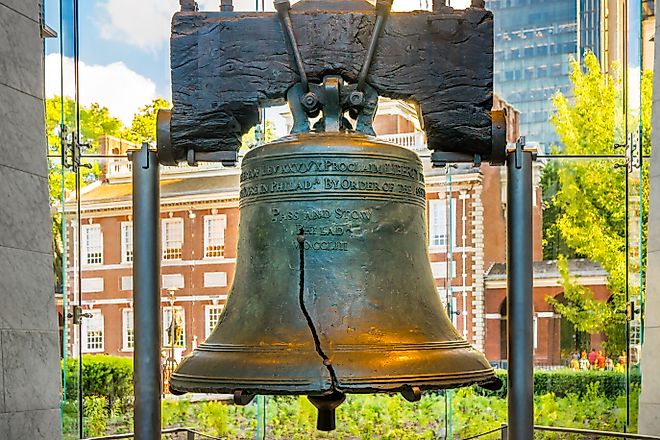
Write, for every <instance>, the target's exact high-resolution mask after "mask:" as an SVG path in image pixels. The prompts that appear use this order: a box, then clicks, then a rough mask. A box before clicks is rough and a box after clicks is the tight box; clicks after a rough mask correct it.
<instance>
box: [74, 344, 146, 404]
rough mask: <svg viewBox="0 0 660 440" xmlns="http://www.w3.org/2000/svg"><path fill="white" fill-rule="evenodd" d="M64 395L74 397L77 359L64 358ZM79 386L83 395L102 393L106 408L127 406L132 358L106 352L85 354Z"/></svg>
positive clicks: (130, 397)
mask: <svg viewBox="0 0 660 440" xmlns="http://www.w3.org/2000/svg"><path fill="white" fill-rule="evenodd" d="M66 375H67V381H66V385H67V386H66V396H67V399H69V400H75V399H76V397H77V392H78V391H77V390H78V359H71V358H69V359H67V363H66ZM82 387H83V391H84V393H85V395H86V396H97V397H98V396H102V397H104V398H105V399H107V402H106V403H107V405H108V408H112V407H113V406H114V405H117V404H119V405H122V406H127V405H129V404H130V402H131V399H132V395H133V360H132V359H131V358H126V357H119V356H106V355H85V356H83V362H82Z"/></svg>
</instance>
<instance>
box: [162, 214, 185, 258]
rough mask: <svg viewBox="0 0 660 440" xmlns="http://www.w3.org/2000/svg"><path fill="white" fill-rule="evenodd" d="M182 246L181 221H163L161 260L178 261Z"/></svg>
mask: <svg viewBox="0 0 660 440" xmlns="http://www.w3.org/2000/svg"><path fill="white" fill-rule="evenodd" d="M182 246H183V219H181V218H168V219H165V220H163V259H164V260H180V259H181V256H182V253H181V248H182Z"/></svg>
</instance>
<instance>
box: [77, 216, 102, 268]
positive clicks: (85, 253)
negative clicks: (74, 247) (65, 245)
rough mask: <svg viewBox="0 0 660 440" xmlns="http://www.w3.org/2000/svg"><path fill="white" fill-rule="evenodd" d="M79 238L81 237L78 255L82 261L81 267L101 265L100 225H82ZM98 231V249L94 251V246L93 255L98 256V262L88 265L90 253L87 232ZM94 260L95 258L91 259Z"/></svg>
mask: <svg viewBox="0 0 660 440" xmlns="http://www.w3.org/2000/svg"><path fill="white" fill-rule="evenodd" d="M80 229H81V230H80V236H81V247H80V253H81V259H82V266H83V267H92V266H100V265H102V264H103V230H102V229H101V225H100V224H98V223H93V224H91V225H82V227H81V228H80ZM92 230H94V231H98V234H99V236H98V241H99V242H98V249H96V246H95V251H96V252H93V254H99V256H98V259H99V261H98V262H93V263H88V260H89V258H90V254H91V253H92V252H90V249H89V245H90V243H88V241H87V240H88V237H87V231H92ZM93 258H94V259H96V257H93Z"/></svg>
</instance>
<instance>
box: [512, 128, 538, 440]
mask: <svg viewBox="0 0 660 440" xmlns="http://www.w3.org/2000/svg"><path fill="white" fill-rule="evenodd" d="M532 270H533V267H532V152H531V151H528V150H525V138H523V137H521V138H520V139H519V140H518V142H517V143H516V148H515V150H510V151H509V152H508V154H507V272H508V274H507V276H508V280H507V315H508V336H507V337H508V344H509V348H508V353H509V370H508V379H509V380H508V387H509V389H508V399H509V401H508V403H509V421H508V429H507V430H508V433H507V434H508V438H509V439H510V440H529V439H532V438H534V345H533V344H534V341H533V332H534V328H533V326H534V322H533V316H532V314H533V291H532V288H533V284H532V283H533V273H532Z"/></svg>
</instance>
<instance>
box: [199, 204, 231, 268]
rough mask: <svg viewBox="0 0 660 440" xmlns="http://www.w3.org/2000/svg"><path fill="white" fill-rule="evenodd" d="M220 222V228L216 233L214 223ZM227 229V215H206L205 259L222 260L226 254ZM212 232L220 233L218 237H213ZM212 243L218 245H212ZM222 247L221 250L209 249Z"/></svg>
mask: <svg viewBox="0 0 660 440" xmlns="http://www.w3.org/2000/svg"><path fill="white" fill-rule="evenodd" d="M216 221H218V222H219V228H218V230H217V231H215V229H214V228H212V223H215V222H216ZM225 229H227V215H226V214H216V215H205V216H204V258H205V259H207V258H222V257H223V256H224V253H225ZM211 232H219V234H218V237H211ZM210 241H215V242H217V243H215V244H211V243H210ZM212 246H213V247H222V249H221V250H218V249H209V248H210V247H212ZM218 252H219V253H220V255H208V254H211V253H218Z"/></svg>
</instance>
